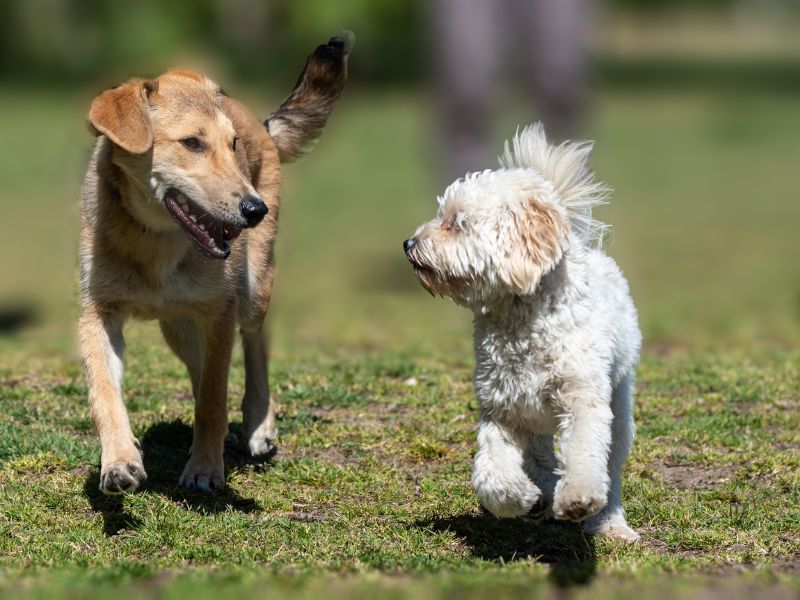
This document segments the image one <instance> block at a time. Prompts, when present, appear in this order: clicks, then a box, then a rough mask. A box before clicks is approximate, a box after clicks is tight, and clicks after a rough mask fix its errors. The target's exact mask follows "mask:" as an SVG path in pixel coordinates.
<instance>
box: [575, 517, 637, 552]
mask: <svg viewBox="0 0 800 600" xmlns="http://www.w3.org/2000/svg"><path fill="white" fill-rule="evenodd" d="M583 530H584V531H585V532H586V533H596V534H598V535H603V536H605V537H609V538H613V539H616V540H621V541H623V542H629V543H631V544H632V543H635V542H638V541H639V537H640V536H639V534H638V533H636V531H634V530H633V529H631V528H630V526H629V525H628V523H626V522H625V516H624V515H623V514H622V512H621V509H620V512H615V513H613V514H607V513H605V512H603V513H600V514H599V515H597V516H595V517H593V518H591V519H588V520H586V521H584V523H583Z"/></svg>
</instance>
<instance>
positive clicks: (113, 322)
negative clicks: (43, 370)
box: [78, 306, 147, 494]
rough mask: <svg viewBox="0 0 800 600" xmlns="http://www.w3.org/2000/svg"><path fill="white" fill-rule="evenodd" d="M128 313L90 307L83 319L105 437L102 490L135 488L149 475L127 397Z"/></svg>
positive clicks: (94, 401) (90, 378) (95, 412)
mask: <svg viewBox="0 0 800 600" xmlns="http://www.w3.org/2000/svg"><path fill="white" fill-rule="evenodd" d="M123 321H124V319H123V317H122V316H121V315H117V314H114V313H112V312H109V311H103V310H99V309H98V308H97V307H95V306H90V307H85V308H84V310H83V313H82V314H81V318H80V321H79V323H78V329H79V333H80V341H81V355H82V359H83V367H84V372H85V373H86V383H87V385H88V387H89V409H90V411H91V414H92V419H93V420H94V424H95V427H96V428H97V433H98V435H99V437H100V447H101V449H102V458H101V464H100V491H101V492H103V493H104V494H122V493H124V492H132V491H134V490H135V489H136V488H137V487H139V485H140V484H141V483H142V482H143V481H144V480H145V479H147V474H146V473H145V470H144V465H143V464H142V455H141V452H140V450H139V443H138V442H137V441H136V438H134V437H133V432H132V431H131V424H130V421H129V420H128V413H127V411H126V410H125V404H124V403H123V402H122V389H121V386H122V352H123V347H124V345H125V342H124V339H123V337H122V325H123Z"/></svg>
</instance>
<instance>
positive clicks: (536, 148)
mask: <svg viewBox="0 0 800 600" xmlns="http://www.w3.org/2000/svg"><path fill="white" fill-rule="evenodd" d="M593 146H594V142H591V141H586V142H572V141H567V142H563V143H561V144H558V145H554V144H550V143H548V142H547V137H546V136H545V133H544V127H543V126H542V124H541V122H537V123H534V124H533V125H528V126H527V127H525V128H524V129H523V130H522V131H519V130H517V133H516V135H515V136H514V139H513V141H512V142H511V143H509V142H508V141H506V144H505V151H504V152H503V154H502V155H501V156H500V157H499V160H500V165H501V166H502V167H504V168H506V169H513V168H527V169H535V170H536V171H538V172H539V173H540V174H541V175H542V176H543V177H544V178H545V179H547V180H548V181H550V182H551V183H552V184H553V187H555V190H556V192H557V194H558V197H559V202H560V203H561V205H562V206H564V207H565V208H566V209H567V213H568V215H569V220H570V227H571V229H572V231H574V232H575V233H576V234H577V235H578V236H579V237H580V238H581V239H582V240H583V241H584V242H585V243H586V244H587V245H589V246H593V247H599V246H601V245H602V244H603V241H604V240H605V237H606V233H607V232H608V230H609V226H608V225H606V224H605V223H603V222H601V221H598V220H597V219H595V218H593V217H592V209H593V208H594V207H595V206H598V205H600V204H606V203H607V202H608V199H609V197H610V195H611V189H610V188H609V187H608V186H606V185H605V184H604V183H602V182H600V181H597V180H596V179H595V177H594V173H593V172H592V170H591V169H590V168H589V164H588V163H589V156H590V155H591V153H592V147H593Z"/></svg>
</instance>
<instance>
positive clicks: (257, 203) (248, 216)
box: [239, 196, 269, 227]
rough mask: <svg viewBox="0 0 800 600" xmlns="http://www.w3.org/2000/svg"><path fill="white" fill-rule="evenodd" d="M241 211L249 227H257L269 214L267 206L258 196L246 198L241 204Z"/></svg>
mask: <svg viewBox="0 0 800 600" xmlns="http://www.w3.org/2000/svg"><path fill="white" fill-rule="evenodd" d="M239 210H240V211H242V216H243V217H244V218H245V220H246V221H247V226H248V227H255V226H256V225H258V224H259V223H261V219H263V218H264V215H266V214H267V212H269V209H268V208H267V205H266V204H264V201H263V200H262V199H261V198H259V197H258V196H246V197H245V199H244V200H242V201H241V203H240V204H239Z"/></svg>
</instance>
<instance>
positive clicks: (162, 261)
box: [79, 53, 347, 494]
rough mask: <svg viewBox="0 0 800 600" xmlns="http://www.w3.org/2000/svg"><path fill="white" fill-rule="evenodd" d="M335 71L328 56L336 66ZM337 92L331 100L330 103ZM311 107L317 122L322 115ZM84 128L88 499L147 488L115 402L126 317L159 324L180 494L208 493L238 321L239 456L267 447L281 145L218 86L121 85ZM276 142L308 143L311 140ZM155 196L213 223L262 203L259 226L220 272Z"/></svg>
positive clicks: (162, 80) (182, 80) (172, 79)
mask: <svg viewBox="0 0 800 600" xmlns="http://www.w3.org/2000/svg"><path fill="white" fill-rule="evenodd" d="M346 58H347V56H346V54H343V53H340V54H339V61H340V62H341V63H343V62H344V61H346ZM312 59H313V56H312ZM339 70H340V71H341V70H343V67H342V66H341V65H340V66H339ZM341 83H343V82H339V83H337V85H336V86H334V88H333V89H331V91H330V94H331V95H334V96H337V97H338V95H339V93H340V91H341V85H340V84H341ZM323 104H325V107H324V110H325V111H327V112H326V118H327V114H329V113H330V109H331V108H332V102H323ZM279 112H280V111H279ZM89 122H90V125H91V127H92V129H93V130H94V131H95V132H96V133H97V134H98V135H99V136H100V137H99V139H98V142H97V144H96V146H95V149H94V153H93V156H92V159H91V162H90V164H89V168H88V170H87V173H86V178H85V181H84V186H83V189H82V194H81V240H80V262H81V306H82V310H81V317H80V320H79V330H80V342H81V352H82V358H83V364H84V369H85V373H86V379H87V384H88V387H89V403H90V407H91V413H92V418H93V419H94V422H95V425H96V427H97V431H98V434H99V437H100V444H101V448H102V465H101V480H100V489H101V490H102V491H103V492H105V493H110V494H113V493H121V492H125V491H132V490H134V489H135V488H136V487H137V486H138V485H139V484H140V483H141V482H142V481H144V480H145V479H146V474H145V470H144V466H143V464H142V458H141V454H140V450H139V446H138V442H137V441H136V439H135V438H134V436H133V433H132V430H131V426H130V423H129V421H128V416H127V413H126V410H125V406H124V404H123V400H122V390H121V378H122V353H123V346H124V340H123V336H122V329H123V325H124V323H125V321H126V320H127V319H128V318H129V317H133V318H140V319H158V320H159V322H160V324H161V329H162V331H163V333H164V338H165V339H166V341H167V343H168V344H169V346H170V347H171V348H172V350H173V351H174V352H175V353H176V354H177V355H178V356H179V357H180V358H181V360H182V361H183V362H184V363H185V364H186V366H187V369H188V371H189V375H190V378H191V381H192V389H193V393H194V397H195V402H196V408H195V428H194V438H193V443H192V451H191V457H190V459H189V461H188V463H187V465H186V467H185V469H184V471H183V474H182V475H181V478H180V483H181V484H182V485H185V486H188V487H194V488H198V489H202V490H209V489H213V488H219V487H221V486H223V485H224V466H223V459H222V452H223V441H224V439H225V436H226V434H227V409H226V406H227V380H228V370H229V366H230V356H231V351H232V347H233V342H234V331H235V327H236V323H237V321H238V323H239V325H240V327H241V334H242V340H243V346H244V352H245V367H246V389H245V395H244V399H243V402H242V410H243V414H244V424H243V426H244V430H245V434H246V436H247V439H248V443H249V446H250V450H251V452H252V453H253V454H263V453H266V452H268V451H269V450H270V449H271V442H272V439H273V438H274V437H275V435H276V432H275V406H274V403H272V402H270V398H269V384H268V379H267V350H266V345H265V340H264V337H265V336H264V331H263V322H264V317H265V315H266V312H267V309H268V306H269V301H270V296H271V292H272V278H273V274H274V267H273V246H274V242H275V235H276V232H277V218H278V213H279V204H280V196H279V194H280V160H279V153H278V148H277V147H276V143H275V142H276V141H278V142H279V143H280V139H277V140H275V139H273V137H271V136H270V134H269V133H268V132H267V129H266V127H265V126H264V125H263V124H262V123H260V122H259V121H258V120H257V119H256V118H254V117H253V116H252V115H251V114H250V113H249V112H248V111H247V109H245V108H244V107H243V106H242V105H241V104H239V103H238V102H236V101H234V100H232V99H230V98H227V97H225V96H222V95H221V94H220V91H219V88H218V87H217V86H216V84H214V83H213V82H211V81H210V80H208V79H207V78H205V77H203V76H202V75H200V74H197V73H193V72H190V71H170V72H167V73H166V74H164V75H162V76H161V77H159V78H158V79H156V80H152V81H145V80H141V79H133V80H130V81H129V82H126V83H125V84H123V85H122V86H120V87H118V88H115V89H113V90H109V91H106V92H104V93H103V94H101V95H100V96H98V97H97V98H96V99H95V101H94V102H93V103H92V107H91V109H90V112H89ZM287 132H288V130H287ZM288 133H291V138H292V139H297V138H298V137H303V136H304V135H305V136H306V137H309V138H310V137H313V136H316V135H319V129H318V128H316V129H314V131H310V132H305V133H304V132H301V131H291V132H288ZM189 136H198V137H200V138H202V140H204V147H205V148H206V150H205V151H203V152H193V151H190V150H187V148H186V147H184V145H182V142H181V140H182V139H184V138H186V137H189ZM234 136H235V138H236V150H235V152H234V151H233V139H234ZM165 182H166V183H165ZM165 186H172V187H177V188H178V189H180V190H184V189H189V190H191V193H188V192H184V193H185V194H186V196H188V197H189V198H190V200H192V201H196V204H197V205H199V206H201V208H202V209H203V210H204V211H206V212H207V213H208V214H210V215H213V216H214V217H215V218H217V219H219V220H220V222H225V223H236V222H237V221H236V219H241V218H242V216H241V214H240V212H237V211H240V209H239V203H240V201H241V199H242V198H243V197H244V196H246V195H248V194H251V195H258V196H259V197H260V198H261V199H263V201H264V202H265V203H266V205H267V207H268V209H269V212H268V214H267V215H266V217H265V218H264V220H263V221H261V222H260V223H259V224H258V225H257V226H255V227H253V228H251V229H244V230H242V232H241V235H239V237H238V238H236V239H235V240H233V241H232V243H231V248H230V255H229V257H228V258H227V259H225V260H223V259H213V258H210V257H209V256H207V255H206V254H204V253H203V252H201V251H200V250H199V249H198V248H196V247H195V246H194V245H193V242H192V240H191V239H190V237H189V234H187V233H186V232H185V231H184V230H183V229H181V228H180V227H179V226H178V224H177V223H176V221H175V220H173V218H172V217H171V216H170V214H169V213H168V212H167V209H166V208H165V200H164V198H163V197H159V194H161V192H160V191H159V190H163V189H165ZM162 195H163V194H162Z"/></svg>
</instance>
